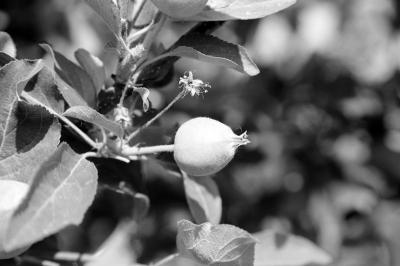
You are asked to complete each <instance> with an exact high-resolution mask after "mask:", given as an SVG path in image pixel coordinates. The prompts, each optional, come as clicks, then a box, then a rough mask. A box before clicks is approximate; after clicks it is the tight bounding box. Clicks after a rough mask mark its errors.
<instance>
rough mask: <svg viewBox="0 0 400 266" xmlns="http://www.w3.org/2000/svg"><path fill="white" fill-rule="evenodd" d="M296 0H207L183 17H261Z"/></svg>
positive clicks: (223, 18) (199, 19)
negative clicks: (197, 9)
mask: <svg viewBox="0 0 400 266" xmlns="http://www.w3.org/2000/svg"><path fill="white" fill-rule="evenodd" d="M295 2H296V0H236V1H220V0H215V1H208V4H207V7H206V9H205V10H204V11H202V12H200V13H199V14H197V15H195V16H193V17H189V18H185V20H191V21H218V20H232V19H257V18H262V17H265V16H268V15H271V14H273V13H276V12H278V11H281V10H282V9H285V8H287V7H289V6H291V5H293V4H294V3H295Z"/></svg>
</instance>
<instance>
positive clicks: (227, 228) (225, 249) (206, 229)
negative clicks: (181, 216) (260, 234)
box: [176, 220, 256, 266]
mask: <svg viewBox="0 0 400 266" xmlns="http://www.w3.org/2000/svg"><path fill="white" fill-rule="evenodd" d="M176 242H177V247H178V250H179V253H180V254H181V255H182V256H185V257H188V258H191V259H193V260H195V261H197V262H199V263H202V264H205V265H213V266H217V265H218V266H251V265H253V260H254V246H255V243H256V241H255V240H254V238H253V237H252V236H251V235H250V234H249V233H248V232H246V231H244V230H242V229H240V228H238V227H235V226H233V225H229V224H219V225H212V224H210V223H203V224H200V225H196V224H193V223H191V222H189V221H187V220H181V221H179V222H178V235H177V238H176Z"/></svg>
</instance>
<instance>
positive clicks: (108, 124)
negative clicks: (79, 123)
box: [63, 106, 124, 137]
mask: <svg viewBox="0 0 400 266" xmlns="http://www.w3.org/2000/svg"><path fill="white" fill-rule="evenodd" d="M63 115H64V116H68V117H73V118H76V119H80V120H83V121H85V122H88V123H92V124H94V125H96V126H99V127H101V128H104V129H106V130H108V131H111V132H113V133H115V134H116V135H117V136H118V137H122V136H123V134H124V130H123V128H122V126H121V125H120V124H119V123H117V122H114V121H112V120H109V119H108V118H106V117H105V116H104V115H102V114H100V113H98V112H97V111H96V110H94V109H92V108H90V107H88V106H73V107H71V108H69V109H68V110H67V111H65V112H64V113H63Z"/></svg>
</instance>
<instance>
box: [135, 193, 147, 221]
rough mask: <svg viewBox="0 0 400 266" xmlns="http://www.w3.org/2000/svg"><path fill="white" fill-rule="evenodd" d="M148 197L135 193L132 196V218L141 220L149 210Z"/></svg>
mask: <svg viewBox="0 0 400 266" xmlns="http://www.w3.org/2000/svg"><path fill="white" fill-rule="evenodd" d="M149 208H150V199H149V197H147V196H146V195H145V194H142V193H135V195H134V196H133V218H134V219H135V221H141V220H142V219H143V218H144V217H145V216H146V215H147V213H148V212H149Z"/></svg>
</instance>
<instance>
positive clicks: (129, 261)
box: [85, 222, 136, 266]
mask: <svg viewBox="0 0 400 266" xmlns="http://www.w3.org/2000/svg"><path fill="white" fill-rule="evenodd" d="M135 231H136V226H135V224H133V223H129V222H122V223H120V224H119V225H118V226H117V227H116V228H115V229H114V231H113V232H112V234H111V235H110V236H109V237H108V238H107V240H106V241H105V242H104V243H103V244H102V245H101V246H100V248H99V249H98V250H99V251H100V252H99V254H98V255H97V256H94V258H93V259H92V260H90V261H89V262H88V263H86V264H85V266H109V265H120V266H125V265H126V266H128V265H131V266H133V265H134V262H135V261H136V256H135V255H136V254H135V252H134V248H133V246H132V240H133V238H134V233H136V232H135Z"/></svg>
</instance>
